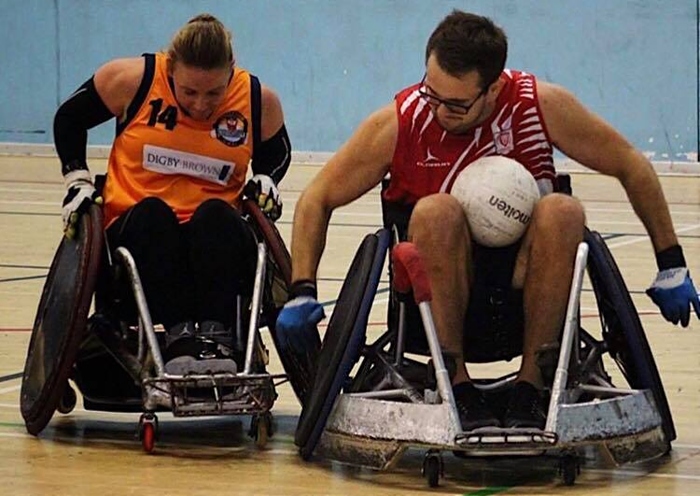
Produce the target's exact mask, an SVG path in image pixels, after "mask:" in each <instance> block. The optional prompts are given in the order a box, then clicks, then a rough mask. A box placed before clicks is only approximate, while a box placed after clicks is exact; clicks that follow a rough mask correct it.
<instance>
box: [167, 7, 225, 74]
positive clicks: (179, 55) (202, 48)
mask: <svg viewBox="0 0 700 496" xmlns="http://www.w3.org/2000/svg"><path fill="white" fill-rule="evenodd" d="M232 45H233V38H232V36H231V32H230V31H229V30H228V29H226V27H225V26H224V25H223V23H222V22H221V21H219V20H218V19H217V18H216V17H214V16H213V15H211V14H199V15H197V16H195V17H193V18H192V19H190V20H189V21H188V22H187V24H185V25H184V26H183V27H181V28H180V29H179V30H178V32H177V33H175V35H174V36H173V39H172V41H171V42H170V46H168V50H167V53H168V57H169V58H170V61H171V63H173V64H174V63H177V62H182V63H183V64H185V65H188V66H192V67H198V68H200V69H219V68H222V67H227V66H229V65H231V63H232V62H233V46H232Z"/></svg>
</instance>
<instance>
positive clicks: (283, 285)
mask: <svg viewBox="0 0 700 496" xmlns="http://www.w3.org/2000/svg"><path fill="white" fill-rule="evenodd" d="M243 212H244V213H245V214H246V215H248V218H249V221H250V224H251V227H252V228H253V231H255V233H256V236H257V237H258V239H261V240H263V241H264V242H265V244H266V246H267V248H268V263H269V265H270V269H271V270H268V271H267V272H268V284H267V288H266V293H265V298H264V299H263V300H264V301H263V316H264V319H265V323H266V325H267V327H268V329H269V330H270V335H271V336H272V340H273V342H274V343H275V348H276V349H277V354H278V355H279V357H280V361H281V362H282V367H283V368H284V371H285V372H286V374H287V377H288V379H289V383H290V384H291V386H292V389H293V390H294V393H295V394H296V396H297V398H298V399H299V402H300V403H301V404H302V405H303V404H304V402H305V399H306V396H307V395H308V392H309V390H310V389H311V387H312V385H313V379H314V376H315V374H316V363H317V360H318V350H320V348H321V338H320V336H318V334H317V336H316V337H317V339H316V353H312V354H309V355H303V356H301V355H296V354H294V353H292V352H290V351H286V350H284V349H281V348H280V346H279V345H278V338H277V333H276V332H275V322H276V321H277V314H278V313H279V311H280V310H281V308H282V307H283V306H284V304H285V303H286V302H287V298H288V296H289V286H290V285H291V280H292V261H291V257H290V255H289V251H288V250H287V248H286V246H285V244H284V240H283V239H282V236H281V235H280V233H279V231H278V230H277V227H275V224H274V223H273V222H272V221H271V220H270V219H269V218H267V216H266V215H265V214H264V213H263V212H262V211H261V210H260V207H258V205H257V204H256V203H255V202H254V201H252V200H249V199H247V200H245V201H244V202H243Z"/></svg>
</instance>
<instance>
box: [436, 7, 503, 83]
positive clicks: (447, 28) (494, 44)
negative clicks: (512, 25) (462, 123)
mask: <svg viewBox="0 0 700 496" xmlns="http://www.w3.org/2000/svg"><path fill="white" fill-rule="evenodd" d="M430 55H435V57H436V58H437V62H438V64H439V65H440V67H441V68H442V69H443V70H444V71H445V72H447V73H448V74H450V75H451V76H457V77H459V76H462V75H464V74H466V73H468V72H471V71H473V70H476V71H478V72H479V75H480V76H481V84H482V88H485V87H486V86H487V85H490V84H491V83H493V82H495V81H496V80H497V79H498V77H499V75H500V74H501V72H502V71H503V69H504V67H505V64H506V57H507V55H508V39H507V37H506V34H505V33H504V32H503V30H502V29H501V28H500V27H498V26H496V25H495V24H494V23H493V21H492V20H491V19H489V18H488V17H483V16H479V15H476V14H470V13H468V12H463V11H461V10H457V9H455V10H453V11H452V12H451V13H450V14H449V15H448V16H447V17H445V18H444V19H443V20H442V21H440V24H438V25H437V27H436V28H435V30H434V31H433V33H432V34H431V35H430V39H429V40H428V44H427V46H426V49H425V60H426V63H427V61H428V58H429V57H430Z"/></svg>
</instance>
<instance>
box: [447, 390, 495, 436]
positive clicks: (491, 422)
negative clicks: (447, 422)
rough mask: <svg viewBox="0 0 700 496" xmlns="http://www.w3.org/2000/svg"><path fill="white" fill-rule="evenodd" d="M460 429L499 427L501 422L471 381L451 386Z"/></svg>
mask: <svg viewBox="0 0 700 496" xmlns="http://www.w3.org/2000/svg"><path fill="white" fill-rule="evenodd" d="M452 391H453V394H454V397H455V403H456V404H457V412H458V413H459V421H460V423H461V424H462V429H463V430H464V431H465V432H466V431H471V430H474V429H478V428H479V427H500V426H501V422H500V420H498V417H496V415H494V414H493V412H492V411H491V409H490V408H489V405H488V404H487V403H486V400H485V399H484V396H483V394H481V391H479V390H478V389H477V388H476V386H474V384H472V383H471V382H462V383H460V384H457V385H456V386H452Z"/></svg>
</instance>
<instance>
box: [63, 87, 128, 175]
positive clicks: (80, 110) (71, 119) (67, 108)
mask: <svg viewBox="0 0 700 496" xmlns="http://www.w3.org/2000/svg"><path fill="white" fill-rule="evenodd" d="M112 117H114V115H112V112H110V110H109V109H108V108H107V106H106V105H105V104H104V102H103V101H102V98H100V95H99V94H98V93H97V90H96V89H95V82H94V78H90V79H88V80H87V81H85V82H84V83H83V84H82V86H80V88H78V89H77V90H75V92H74V93H73V94H72V95H71V96H69V97H68V99H67V100H66V101H65V102H63V104H61V106H60V107H59V108H58V110H57V111H56V115H55V116H54V119H53V139H54V144H55V145H56V152H57V153H58V156H59V158H60V159H61V172H62V173H63V174H64V175H65V174H67V173H69V172H71V171H73V170H76V169H87V160H86V150H85V149H86V146H87V130H88V129H90V128H93V127H95V126H97V125H98V124H102V123H103V122H107V121H108V120H109V119H111V118H112Z"/></svg>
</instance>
